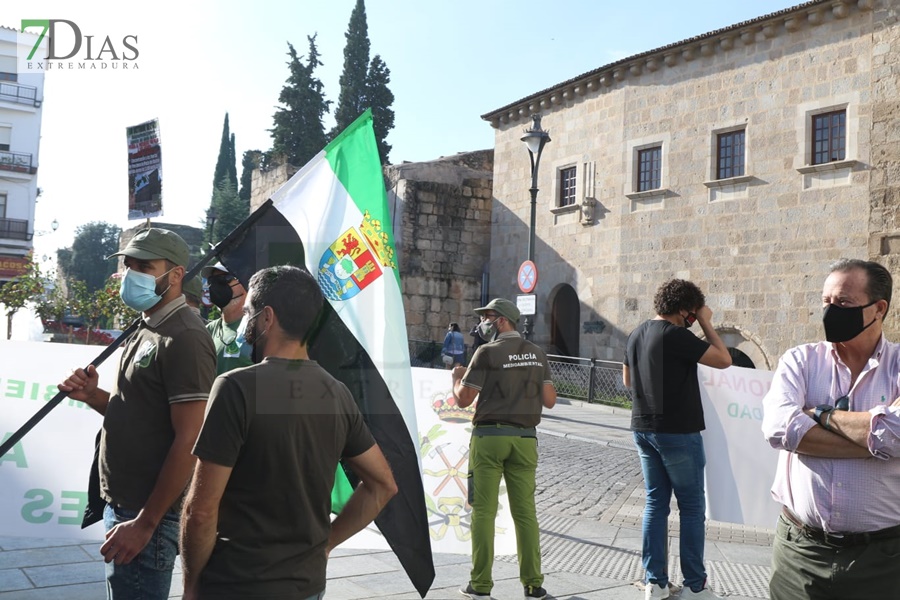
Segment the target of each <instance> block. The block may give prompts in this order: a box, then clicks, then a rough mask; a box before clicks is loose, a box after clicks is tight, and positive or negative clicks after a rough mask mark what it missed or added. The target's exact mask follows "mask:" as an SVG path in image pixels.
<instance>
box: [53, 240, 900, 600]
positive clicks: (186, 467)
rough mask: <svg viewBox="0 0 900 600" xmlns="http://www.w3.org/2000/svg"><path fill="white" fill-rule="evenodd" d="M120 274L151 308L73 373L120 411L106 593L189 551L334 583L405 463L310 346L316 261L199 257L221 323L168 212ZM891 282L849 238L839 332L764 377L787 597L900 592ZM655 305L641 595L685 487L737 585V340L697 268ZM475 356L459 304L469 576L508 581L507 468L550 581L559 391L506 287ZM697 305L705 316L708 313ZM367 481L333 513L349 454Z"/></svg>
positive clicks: (827, 303) (285, 586)
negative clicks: (113, 358)
mask: <svg viewBox="0 0 900 600" xmlns="http://www.w3.org/2000/svg"><path fill="white" fill-rule="evenodd" d="M119 255H121V256H123V257H124V264H125V267H126V271H125V275H124V277H123V278H122V282H121V289H120V294H121V297H122V300H123V302H125V303H126V304H127V305H128V306H130V307H131V308H133V309H135V310H137V311H140V312H141V313H142V319H141V321H140V325H139V327H138V329H137V331H136V333H135V334H134V335H132V337H131V338H130V339H129V340H128V341H127V342H126V343H125V344H124V346H123V353H122V356H121V360H120V363H119V366H118V371H117V374H116V377H115V380H114V381H112V382H109V383H108V384H106V385H107V386H108V388H103V387H100V381H99V376H98V374H97V370H96V369H95V368H94V367H93V366H90V367H88V368H87V369H86V370H82V369H78V370H76V371H74V372H72V373H71V374H70V375H69V376H68V377H67V378H66V379H65V381H63V382H62V383H61V384H60V385H59V388H60V389H61V390H63V391H65V392H67V393H68V394H69V396H70V397H71V398H73V399H75V400H80V401H82V402H85V403H87V404H88V405H89V406H91V407H92V408H93V409H94V410H96V411H97V412H99V413H100V414H102V415H103V427H102V430H101V434H100V437H99V443H98V454H97V460H96V464H95V466H94V468H93V469H92V485H91V486H90V495H91V499H90V501H89V510H87V511H86V513H85V522H86V523H90V522H94V521H99V520H101V519H102V520H103V522H104V526H105V529H106V539H105V541H104V543H103V545H102V546H101V548H100V553H101V554H102V555H103V558H104V560H105V562H106V580H107V590H108V597H109V598H111V599H114V600H123V599H125V600H130V599H148V600H152V599H154V598H167V597H168V595H169V590H170V587H171V579H172V571H173V567H174V564H175V560H176V556H177V554H179V553H180V554H181V555H182V561H183V567H184V568H183V577H184V598H185V599H187V600H193V599H197V598H217V599H225V600H228V599H231V598H234V599H238V598H249V597H259V598H263V597H265V598H292V599H294V598H297V599H309V598H322V597H323V595H324V593H325V584H326V581H325V569H326V564H327V560H328V555H329V553H330V552H331V550H332V549H333V548H334V547H335V546H337V545H338V544H340V543H341V542H343V541H345V540H346V539H348V538H349V537H350V536H352V535H353V534H355V533H356V532H358V531H360V530H361V529H362V528H364V527H365V526H366V525H368V524H369V523H370V522H371V521H372V520H374V518H375V517H376V516H377V515H378V514H379V512H380V511H381V510H382V508H383V507H384V506H385V505H386V503H387V502H388V501H389V500H390V498H391V497H392V496H393V495H394V494H396V492H397V486H396V483H395V481H394V478H393V475H392V473H391V468H390V465H389V464H388V463H387V461H386V460H385V458H384V455H383V454H382V453H381V451H380V449H379V447H378V445H377V444H376V443H375V440H374V438H373V437H372V434H371V433H370V431H369V430H368V428H367V426H366V422H365V418H364V416H363V415H362V414H361V413H360V411H359V409H358V407H357V404H356V402H355V400H354V398H353V397H352V395H351V394H350V392H349V390H348V389H347V387H346V386H344V385H343V384H342V383H340V382H339V381H337V380H335V379H334V378H333V377H332V376H331V375H329V374H328V373H327V372H326V371H325V370H324V369H322V368H321V367H320V366H319V365H318V364H317V363H316V362H315V360H313V359H312V358H311V357H310V355H309V348H308V344H309V333H310V331H311V329H312V328H313V327H314V326H315V324H316V322H317V319H318V318H319V313H320V311H322V310H323V307H324V299H323V296H322V293H321V291H320V289H319V286H318V284H317V282H316V280H315V279H314V278H313V277H312V276H311V275H310V274H309V273H308V272H306V271H305V270H302V269H299V268H296V267H290V266H279V267H270V268H266V269H262V270H260V271H258V272H257V273H256V274H254V275H253V277H252V278H251V279H250V281H249V282H248V283H247V287H246V288H245V287H244V285H243V284H242V283H241V281H239V280H238V278H237V277H236V276H235V275H234V274H232V273H230V272H229V271H228V269H227V268H226V267H225V266H224V265H222V264H215V265H213V266H210V267H206V268H205V269H204V270H203V272H202V275H203V277H204V278H205V279H206V280H207V282H208V285H209V297H210V300H211V302H212V303H214V304H215V305H216V306H218V307H219V309H220V310H221V316H220V317H219V318H218V319H216V320H214V321H212V322H210V323H206V324H205V323H204V322H203V321H202V319H201V318H200V317H199V315H198V314H197V311H195V310H193V309H192V307H191V305H190V304H189V303H188V301H187V300H188V299H189V297H190V296H197V295H198V291H197V290H196V288H193V289H192V288H187V287H185V285H184V283H185V282H184V276H185V273H186V269H187V266H188V260H189V251H188V247H187V244H186V243H185V242H184V240H183V239H181V238H180V237H179V236H178V235H177V234H175V233H174V232H171V231H167V230H165V229H159V228H150V229H147V230H145V231H142V232H140V233H138V234H137V235H135V236H134V238H132V240H131V241H130V242H129V243H128V245H127V246H126V247H125V248H124V249H123V250H122V251H121V252H119V253H117V254H115V255H114V256H119ZM892 287H893V282H892V278H891V275H890V273H889V272H888V271H887V269H885V268H884V267H883V266H881V265H879V264H877V263H875V262H870V261H862V260H850V259H844V260H841V261H839V262H837V263H835V264H834V265H833V266H832V268H831V272H830V273H829V274H828V275H827V278H826V279H825V284H824V287H823V291H822V308H823V315H822V322H823V327H824V332H825V341H821V342H817V343H810V344H803V345H801V346H798V347H796V348H792V349H791V350H788V351H787V352H786V353H785V354H784V355H783V356H782V358H781V360H780V361H779V363H778V367H777V369H776V371H775V374H774V381H773V384H772V386H771V388H770V390H769V391H768V393H767V395H766V396H765V398H764V401H763V405H764V417H763V425H762V430H763V431H762V433H763V435H764V436H765V439H766V440H768V442H769V443H770V444H771V446H772V447H773V448H774V449H776V450H779V451H780V452H779V466H778V471H777V475H776V478H775V481H774V482H773V485H772V489H771V495H772V497H773V498H774V499H775V500H776V501H778V502H779V503H780V504H781V505H782V507H783V509H782V513H781V516H780V517H779V519H778V523H777V527H776V537H775V543H774V549H773V559H772V577H771V582H770V590H769V592H770V597H771V598H772V599H773V600H800V599H814V600H819V599H821V600H826V599H832V598H834V599H837V598H841V599H845V598H851V599H854V598H858V599H870V598H900V563H898V562H897V561H896V560H895V559H896V558H897V557H898V556H900V510H898V505H897V502H896V498H897V494H896V490H897V489H898V484H900V461H898V460H897V458H896V457H898V456H900V408H898V406H897V405H898V404H900V401H898V400H897V399H898V398H900V345H898V344H895V343H893V342H889V341H887V340H886V339H885V337H884V333H883V322H884V318H885V316H886V314H887V312H888V309H889V306H890V301H891V293H892ZM654 310H655V313H656V314H655V315H654V316H653V317H652V318H650V319H648V320H647V321H645V322H643V323H641V324H640V325H639V326H638V327H636V328H635V329H634V331H632V332H631V334H630V336H629V337H628V340H627V343H626V348H625V354H624V359H623V373H622V377H623V383H624V385H625V386H628V387H630V388H631V389H632V391H633V394H632V395H633V405H632V421H631V428H632V431H633V438H634V443H635V446H636V448H637V451H638V455H639V457H640V463H641V469H642V472H643V477H644V482H645V487H646V501H645V508H644V516H643V527H642V550H641V554H642V561H643V567H644V570H645V579H644V582H645V585H644V590H643V591H644V597H645V600H653V599H663V598H668V597H670V596H671V595H673V594H675V593H678V591H677V589H676V587H675V586H674V585H673V583H672V579H673V578H672V576H671V575H670V573H669V560H668V545H669V533H668V518H669V512H670V503H671V498H672V495H673V494H674V496H675V498H676V500H677V504H678V509H679V519H680V528H679V534H678V538H679V542H678V543H679V559H680V569H681V575H682V578H683V587H682V589H681V591H680V593H679V597H680V598H684V599H688V598H697V599H708V600H711V599H714V598H719V597H720V596H717V595H716V594H715V593H714V592H713V591H712V590H711V589H710V588H709V587H708V585H707V571H706V567H705V563H704V545H705V506H706V501H705V488H704V468H705V464H706V458H705V451H704V447H703V440H702V438H701V436H700V432H701V431H702V430H703V429H704V427H705V424H704V416H703V409H702V405H701V401H700V384H699V380H698V374H697V366H698V365H706V366H707V367H711V368H715V369H724V368H727V367H729V366H731V364H732V358H731V352H730V350H729V349H728V348H727V347H726V345H725V344H724V342H723V341H722V339H721V338H720V337H719V335H718V333H717V332H716V328H715V327H714V326H713V322H712V317H713V312H712V309H711V308H710V307H709V306H708V305H707V303H706V298H705V296H704V294H703V292H702V291H701V290H700V288H699V287H698V286H697V285H695V284H694V283H692V282H690V281H685V280H681V279H673V280H670V281H667V282H665V283H664V284H662V285H661V286H660V287H659V289H658V290H657V293H656V296H655V298H654ZM474 312H475V314H476V316H477V317H478V323H477V325H476V326H475V327H473V328H472V330H471V331H470V332H469V334H470V335H472V336H473V338H474V340H475V341H476V342H477V345H476V348H475V351H474V354H473V355H472V357H471V360H469V361H467V360H466V349H465V342H464V338H463V334H462V331H461V330H460V327H459V325H458V324H457V323H450V325H449V327H448V331H447V335H446V338H445V340H444V345H443V352H442V353H443V355H444V356H445V363H446V364H447V367H448V368H449V369H451V380H452V394H453V396H454V398H455V399H456V401H457V403H458V405H459V406H460V407H463V408H465V407H468V406H471V405H473V404H474V405H475V416H474V418H473V421H472V437H471V441H470V446H469V466H468V504H469V505H470V507H471V510H472V513H471V540H472V569H471V574H470V578H469V581H468V582H467V583H466V584H465V585H463V586H462V587H461V589H460V592H461V593H462V594H463V595H464V596H466V597H469V598H476V599H477V598H490V597H491V596H490V594H491V590H492V588H493V585H494V581H493V578H492V567H493V560H494V531H495V519H496V516H497V511H498V495H499V490H500V480H501V478H502V479H503V480H505V483H506V488H507V493H508V498H509V504H510V511H511V514H512V517H513V521H514V524H515V533H516V540H517V555H518V564H519V578H520V582H521V584H522V586H523V592H524V596H525V598H538V599H540V598H544V597H546V595H547V591H546V590H545V589H544V574H543V571H542V569H541V547H540V533H539V532H540V530H539V527H538V521H537V515H536V509H535V497H534V496H535V487H536V483H535V473H536V469H537V463H538V447H537V433H536V426H537V425H538V424H539V423H540V420H541V415H542V412H543V410H545V409H552V408H553V407H554V405H555V404H556V390H555V388H554V385H553V381H552V376H551V371H550V365H549V362H548V360H547V355H546V354H545V353H544V351H543V350H542V349H541V348H540V347H538V346H537V345H535V344H534V343H532V342H530V341H529V340H526V339H524V338H523V337H522V336H521V335H520V334H519V333H518V331H517V326H518V322H519V319H520V312H519V310H518V308H517V307H516V305H515V304H514V303H512V302H510V301H509V300H506V299H504V298H495V299H493V300H491V301H490V302H489V303H488V304H487V305H485V306H483V307H480V308H476V309H474ZM695 323H696V324H698V325H699V329H700V330H701V333H702V337H698V336H697V335H695V334H694V333H692V332H691V331H690V328H691V327H692V326H693V325H694V324H695ZM341 462H343V464H344V465H345V466H346V467H347V468H349V469H350V470H352V472H353V474H354V475H355V478H356V480H358V481H359V484H358V485H357V486H356V488H355V490H354V492H353V495H352V496H351V497H350V499H349V501H348V502H347V504H346V506H345V507H344V509H343V510H342V511H341V512H340V514H339V515H337V517H336V518H335V519H334V520H333V521H332V520H331V517H330V511H331V496H330V494H331V489H332V485H333V484H334V481H335V474H336V471H337V469H338V468H339V464H340V463H341Z"/></svg>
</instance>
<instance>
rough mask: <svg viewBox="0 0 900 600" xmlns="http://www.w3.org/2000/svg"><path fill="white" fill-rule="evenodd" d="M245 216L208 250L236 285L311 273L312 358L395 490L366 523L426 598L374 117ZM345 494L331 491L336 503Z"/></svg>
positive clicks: (420, 497) (422, 511)
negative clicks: (367, 434)
mask: <svg viewBox="0 0 900 600" xmlns="http://www.w3.org/2000/svg"><path fill="white" fill-rule="evenodd" d="M249 220H252V221H253V222H252V224H251V225H250V226H249V227H248V228H247V230H246V233H244V234H243V235H242V236H240V237H239V238H238V239H237V240H236V241H234V242H233V243H230V244H229V246H228V247H224V248H219V249H217V252H218V253H219V257H220V259H221V261H222V262H223V263H224V264H225V266H226V267H227V268H228V270H229V271H231V272H232V273H234V274H235V275H237V276H238V278H239V279H240V280H241V281H242V282H243V283H244V285H245V286H246V285H247V282H248V281H249V279H250V276H251V275H252V274H253V273H255V272H256V271H257V270H259V269H261V268H264V267H267V266H272V265H279V264H294V265H296V266H301V267H303V268H306V269H307V270H308V271H309V272H310V273H312V274H313V275H314V276H315V277H316V279H317V281H318V282H319V285H320V287H321V288H322V291H323V293H324V295H325V297H326V299H327V301H326V306H325V311H324V315H322V319H321V321H320V325H319V328H318V330H317V332H316V334H315V337H314V339H312V340H311V342H310V356H311V357H312V358H313V359H314V360H316V361H317V362H318V363H319V364H321V365H322V367H324V368H325V369H326V370H327V371H329V372H330V373H331V374H332V375H333V376H334V377H336V378H337V379H338V380H340V381H341V382H343V383H344V384H345V385H347V387H348V388H349V390H350V392H351V394H353V397H354V398H355V399H356V401H357V404H358V405H359V408H360V410H361V412H362V413H363V415H364V416H365V419H366V423H367V425H368V426H369V429H370V430H371V431H372V434H373V436H374V437H375V439H376V441H377V442H378V444H379V446H380V447H381V449H382V451H383V452H384V454H385V457H386V458H387V460H388V462H389V463H390V465H391V469H392V471H393V473H394V478H395V480H396V481H397V486H398V488H399V492H398V494H397V496H395V497H394V498H393V499H392V500H391V501H390V502H389V503H388V505H387V507H385V509H384V511H382V513H381V514H380V515H379V517H378V518H377V519H376V520H375V524H376V525H377V526H378V528H379V530H380V531H381V532H382V534H383V535H384V536H385V539H386V541H387V542H388V544H389V545H390V546H391V548H392V550H393V551H394V553H395V554H396V555H397V557H398V558H399V560H400V562H401V564H403V567H404V569H405V570H406V572H407V574H408V575H409V577H410V579H411V580H412V582H413V585H414V586H415V587H416V589H417V590H418V592H419V593H420V594H421V595H422V596H423V597H424V595H425V593H426V592H427V591H428V589H429V588H430V586H431V583H432V581H433V580H434V565H433V561H432V554H431V545H430V541H429V534H428V521H427V512H426V506H425V497H424V489H423V486H422V476H421V466H420V463H419V449H418V429H417V425H416V414H415V406H414V403H413V388H412V376H411V370H410V362H409V348H408V343H407V337H406V317H405V313H404V310H403V298H402V295H401V288H400V277H399V274H398V270H397V264H396V255H395V252H394V244H393V235H392V228H391V225H390V214H389V212H388V206H387V196H386V194H385V188H384V179H383V176H382V171H381V163H380V161H379V157H378V150H377V147H376V144H375V135H374V131H373V128H372V114H371V110H368V111H366V112H365V113H363V114H362V115H361V116H360V117H359V118H358V119H357V120H356V121H354V122H353V123H352V124H351V125H350V126H349V127H348V128H347V129H346V130H345V131H343V132H342V133H341V134H340V135H339V136H338V137H337V138H335V139H334V140H333V141H332V142H331V143H329V144H328V145H327V146H326V147H325V149H324V150H322V152H320V153H319V154H318V155H316V156H315V157H314V158H313V159H312V160H311V161H309V162H308V163H307V164H306V165H305V166H304V167H303V168H302V169H301V170H300V171H298V172H297V173H296V174H295V175H294V176H293V177H292V178H291V179H290V181H288V182H287V183H286V184H285V185H284V186H282V187H281V188H280V189H279V190H278V191H277V192H276V193H275V194H274V195H273V196H272V198H271V202H267V203H265V204H264V205H263V206H262V207H260V208H259V209H258V210H257V211H256V212H255V213H254V214H253V215H251V217H250V219H248V221H249ZM339 471H340V469H339ZM339 475H340V473H339ZM349 477H350V479H351V481H352V480H353V479H354V477H353V475H352V473H351V474H349ZM339 479H342V478H340V477H339ZM338 487H339V486H338ZM348 492H349V490H348V489H344V490H343V491H341V490H340V489H338V488H337V487H336V489H335V492H334V493H333V495H332V498H333V507H334V508H336V509H337V508H340V505H341V503H342V502H343V501H345V500H346V495H347V493H348Z"/></svg>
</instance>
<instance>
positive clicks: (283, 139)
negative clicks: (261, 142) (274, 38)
mask: <svg viewBox="0 0 900 600" xmlns="http://www.w3.org/2000/svg"><path fill="white" fill-rule="evenodd" d="M307 39H308V40H309V54H308V56H307V58H306V64H303V63H302V62H301V61H300V57H298V56H297V51H296V50H294V47H293V46H292V45H291V44H290V43H289V44H288V55H289V56H290V57H291V60H290V61H289V62H288V63H287V64H288V68H289V69H290V76H289V77H288V79H287V81H286V83H285V86H284V87H283V88H282V89H281V94H279V96H278V101H279V102H280V103H281V104H282V106H281V107H278V110H277V111H276V112H275V115H274V118H273V121H274V127H273V128H272V129H270V130H269V131H270V132H271V134H272V153H273V154H275V155H279V154H280V155H284V156H285V157H286V159H287V161H288V162H289V163H291V164H292V165H297V166H301V165H304V164H306V163H307V161H309V159H311V158H312V157H313V156H315V155H316V154H317V153H318V152H319V151H320V150H322V148H324V147H325V143H326V139H325V128H324V126H323V125H322V117H323V116H324V115H325V113H326V112H328V107H329V105H330V104H331V101H329V100H325V92H324V91H323V88H324V86H323V84H322V82H321V80H319V79H318V78H317V77H314V75H313V73H314V72H315V70H316V67H318V66H319V65H321V64H322V63H321V62H320V61H319V51H318V50H317V49H316V36H315V35H314V36H312V37H307Z"/></svg>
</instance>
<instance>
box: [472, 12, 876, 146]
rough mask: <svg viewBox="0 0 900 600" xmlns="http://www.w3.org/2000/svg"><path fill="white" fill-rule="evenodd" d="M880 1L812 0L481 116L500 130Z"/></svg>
mask: <svg viewBox="0 0 900 600" xmlns="http://www.w3.org/2000/svg"><path fill="white" fill-rule="evenodd" d="M878 1H879V0H811V1H810V2H805V3H803V4H800V5H797V6H794V7H792V8H786V9H784V10H781V11H778V12H774V13H770V14H768V15H763V16H761V17H757V18H756V19H751V20H749V21H744V22H741V23H737V24H735V25H731V26H730V27H726V28H723V29H717V30H716V31H711V32H709V33H705V34H703V35H700V36H696V37H693V38H689V39H687V40H683V41H680V42H676V43H674V44H669V45H668V46H663V47H662V48H657V49H655V50H649V51H647V52H643V53H641V54H636V55H634V56H630V57H628V58H624V59H622V60H619V61H616V62H614V63H610V64H608V65H604V66H602V67H600V68H598V69H594V70H593V71H589V72H587V73H584V74H582V75H579V76H577V77H574V78H572V79H569V80H567V81H564V82H562V83H560V84H557V85H555V86H553V87H550V88H547V89H545V90H541V91H540V92H537V93H535V94H532V95H530V96H527V97H525V98H522V99H521V100H517V101H516V102H513V103H511V104H507V105H506V106H503V107H501V108H498V109H496V110H493V111H491V112H489V113H485V114H483V115H481V118H482V119H484V120H485V121H489V122H490V123H491V126H492V127H494V128H499V127H500V126H501V125H505V124H507V123H513V122H516V121H518V120H519V119H527V118H529V117H530V115H532V114H534V113H538V112H542V111H546V110H548V109H551V108H554V107H558V106H560V105H562V104H564V103H566V102H568V101H570V100H574V99H576V98H582V97H584V96H586V95H588V94H591V95H593V94H596V93H598V92H601V91H603V90H606V89H609V88H612V87H613V86H614V85H618V84H621V83H622V82H624V81H625V80H626V79H627V78H629V77H640V76H641V75H643V74H648V73H653V72H655V71H658V70H659V69H663V68H666V67H674V66H676V65H679V64H682V63H685V62H691V61H694V60H697V59H699V58H705V57H709V56H713V55H715V54H717V53H725V52H729V51H731V50H734V49H740V48H742V47H746V46H751V45H753V44H756V43H757V42H759V41H762V40H769V39H772V38H775V37H778V36H779V35H790V34H791V33H792V32H794V31H798V30H799V29H801V28H803V27H816V26H818V25H821V24H822V23H824V22H825V20H826V19H827V17H828V16H829V14H830V16H831V17H833V18H834V19H845V18H847V17H848V16H849V15H850V13H851V11H852V10H854V9H856V10H858V11H860V12H869V11H872V10H874V7H875V3H876V2H878Z"/></svg>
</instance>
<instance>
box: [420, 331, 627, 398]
mask: <svg viewBox="0 0 900 600" xmlns="http://www.w3.org/2000/svg"><path fill="white" fill-rule="evenodd" d="M442 346H443V344H442V343H441V342H427V341H422V340H409V362H410V365H412V366H413V367H424V368H426V369H446V368H447V367H446V365H444V363H443V361H442V360H441V348H442ZM472 353H473V350H472V348H471V347H470V346H466V363H467V364H468V361H469V360H471V359H472ZM547 358H548V360H549V362H550V371H551V373H552V374H553V385H554V386H555V387H556V393H557V394H558V395H559V396H560V397H562V398H568V399H570V400H584V401H587V402H596V403H598V404H607V405H609V406H623V407H627V408H631V390H629V389H628V388H627V387H625V384H624V383H622V363H620V362H615V361H609V360H598V359H596V358H578V357H571V356H559V355H556V354H548V355H547Z"/></svg>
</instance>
